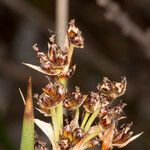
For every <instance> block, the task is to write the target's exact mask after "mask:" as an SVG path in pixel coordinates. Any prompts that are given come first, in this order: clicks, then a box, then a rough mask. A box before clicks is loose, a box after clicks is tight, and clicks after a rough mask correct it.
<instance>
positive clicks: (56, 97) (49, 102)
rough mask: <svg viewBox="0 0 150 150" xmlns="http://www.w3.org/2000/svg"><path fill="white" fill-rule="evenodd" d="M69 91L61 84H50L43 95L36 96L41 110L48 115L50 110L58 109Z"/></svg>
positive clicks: (44, 89)
mask: <svg viewBox="0 0 150 150" xmlns="http://www.w3.org/2000/svg"><path fill="white" fill-rule="evenodd" d="M66 93H67V90H66V88H65V87H64V85H63V84H62V83H60V82H54V83H52V82H49V83H48V84H47V85H46V87H45V88H43V91H42V94H40V95H38V94H36V97H35V98H37V100H38V105H39V109H40V110H41V111H42V112H43V111H45V113H47V110H48V109H51V108H54V107H56V105H57V104H59V103H60V102H61V101H63V100H64V99H65V97H66Z"/></svg>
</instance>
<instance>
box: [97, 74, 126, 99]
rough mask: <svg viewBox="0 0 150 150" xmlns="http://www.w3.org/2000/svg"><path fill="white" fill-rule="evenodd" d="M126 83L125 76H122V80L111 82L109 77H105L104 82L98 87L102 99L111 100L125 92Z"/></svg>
mask: <svg viewBox="0 0 150 150" xmlns="http://www.w3.org/2000/svg"><path fill="white" fill-rule="evenodd" d="M126 85H127V81H126V78H125V77H122V80H121V82H115V81H113V82H111V81H110V80H109V79H108V78H107V77H104V78H103V82H102V83H101V84H98V86H97V89H98V90H99V92H100V96H101V97H102V99H105V101H109V102H110V101H112V100H114V99H116V98H117V97H119V96H121V95H123V94H124V93H125V91H126Z"/></svg>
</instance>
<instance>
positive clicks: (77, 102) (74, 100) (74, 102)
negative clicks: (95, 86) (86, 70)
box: [64, 86, 87, 110]
mask: <svg viewBox="0 0 150 150" xmlns="http://www.w3.org/2000/svg"><path fill="white" fill-rule="evenodd" d="M86 97H87V95H83V94H82V93H81V92H80V88H79V87H77V86H76V87H75V91H74V92H72V93H68V95H67V97H66V99H65V100H64V107H65V108H66V109H68V110H75V109H76V108H78V107H80V106H81V105H82V104H83V102H84V101H85V99H86Z"/></svg>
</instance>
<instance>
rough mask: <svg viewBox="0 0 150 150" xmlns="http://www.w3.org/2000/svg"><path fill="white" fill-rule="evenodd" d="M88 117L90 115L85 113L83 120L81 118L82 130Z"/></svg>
mask: <svg viewBox="0 0 150 150" xmlns="http://www.w3.org/2000/svg"><path fill="white" fill-rule="evenodd" d="M89 115H90V113H88V112H86V113H85V115H84V118H83V121H82V123H81V128H82V129H83V128H84V126H85V124H86V122H87V119H88V118H89Z"/></svg>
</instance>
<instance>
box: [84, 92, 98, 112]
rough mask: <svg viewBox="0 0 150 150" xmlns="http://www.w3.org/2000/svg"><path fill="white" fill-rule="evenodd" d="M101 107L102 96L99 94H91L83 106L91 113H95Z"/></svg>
mask: <svg viewBox="0 0 150 150" xmlns="http://www.w3.org/2000/svg"><path fill="white" fill-rule="evenodd" d="M100 106H101V104H100V96H99V94H98V93H95V92H91V93H90V94H89V95H88V96H87V98H86V100H85V103H84V105H83V107H84V109H85V110H86V111H87V112H89V113H93V112H94V111H95V110H96V109H97V108H99V107H100Z"/></svg>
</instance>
